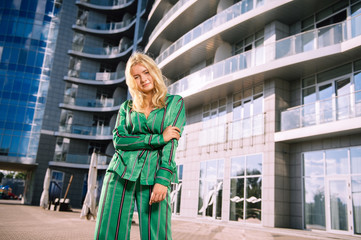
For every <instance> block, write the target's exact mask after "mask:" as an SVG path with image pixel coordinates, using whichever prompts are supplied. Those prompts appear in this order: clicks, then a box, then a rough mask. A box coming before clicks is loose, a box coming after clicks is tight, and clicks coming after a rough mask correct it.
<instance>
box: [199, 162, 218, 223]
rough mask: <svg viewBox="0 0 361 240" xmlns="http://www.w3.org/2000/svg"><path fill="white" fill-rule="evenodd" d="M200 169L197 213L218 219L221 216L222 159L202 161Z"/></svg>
mask: <svg viewBox="0 0 361 240" xmlns="http://www.w3.org/2000/svg"><path fill="white" fill-rule="evenodd" d="M200 170H201V172H200V179H199V197H198V215H200V216H207V217H211V218H214V219H217V220H220V219H221V218H222V192H223V175H224V173H223V172H224V161H223V160H210V161H206V162H202V163H201V168H200Z"/></svg>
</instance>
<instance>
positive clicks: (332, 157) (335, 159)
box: [325, 149, 349, 175]
mask: <svg viewBox="0 0 361 240" xmlns="http://www.w3.org/2000/svg"><path fill="white" fill-rule="evenodd" d="M325 157H326V174H327V175H336V174H347V173H348V166H349V164H348V149H335V150H327V151H326V155H325Z"/></svg>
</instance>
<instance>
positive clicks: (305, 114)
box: [281, 91, 361, 131]
mask: <svg viewBox="0 0 361 240" xmlns="http://www.w3.org/2000/svg"><path fill="white" fill-rule="evenodd" d="M360 116H361V91H357V92H354V93H351V94H347V95H342V96H337V97H332V98H329V99H325V100H320V101H316V102H315V103H312V104H305V105H301V106H297V107H293V108H290V109H287V110H286V111H283V112H281V131H287V130H290V129H296V128H303V127H307V126H313V125H318V124H323V123H328V122H334V121H340V120H345V119H350V118H354V117H360Z"/></svg>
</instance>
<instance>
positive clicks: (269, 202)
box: [262, 79, 290, 227]
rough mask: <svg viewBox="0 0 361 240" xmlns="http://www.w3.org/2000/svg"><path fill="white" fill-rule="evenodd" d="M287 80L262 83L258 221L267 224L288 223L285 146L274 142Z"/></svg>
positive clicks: (283, 224) (285, 102) (287, 95)
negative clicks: (263, 116) (262, 147)
mask: <svg viewBox="0 0 361 240" xmlns="http://www.w3.org/2000/svg"><path fill="white" fill-rule="evenodd" d="M289 98H290V97H289V83H288V82H287V81H285V80H281V79H270V80H266V81H265V83H264V108H265V109H264V111H265V112H266V121H265V122H266V127H265V132H266V147H265V150H264V160H263V161H264V168H263V181H262V183H263V187H262V190H263V192H262V222H263V225H264V226H267V227H288V226H289V154H288V153H289V146H288V144H284V143H275V142H274V133H275V132H276V129H277V128H278V127H277V126H279V118H280V117H279V112H280V111H279V109H281V108H283V107H284V106H285V105H287V104H288V102H289Z"/></svg>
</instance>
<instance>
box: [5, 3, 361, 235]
mask: <svg viewBox="0 0 361 240" xmlns="http://www.w3.org/2000/svg"><path fill="white" fill-rule="evenodd" d="M30 2H31V1H26V0H22V1H20V0H19V1H10V3H1V5H0V6H1V13H0V14H1V26H2V28H1V37H0V41H1V49H0V50H1V72H0V74H1V84H2V86H3V88H2V90H1V106H0V107H1V110H2V112H3V113H6V114H1V115H0V124H1V125H0V128H1V131H2V132H1V139H2V140H1V149H0V151H1V155H0V167H1V168H11V169H18V170H19V169H25V170H27V171H28V173H30V174H29V175H28V176H29V177H28V181H27V183H28V184H27V186H28V187H27V198H28V199H29V201H28V203H31V204H38V203H39V199H40V194H41V191H42V183H43V179H44V175H45V170H46V168H47V167H50V168H51V170H52V185H51V187H50V194H51V195H50V197H51V199H53V198H55V197H63V196H64V192H65V190H66V187H67V186H68V182H69V179H70V176H71V175H73V177H74V178H73V181H72V184H71V186H70V188H69V193H68V196H67V197H68V198H69V199H70V201H71V205H72V206H73V207H75V208H78V207H81V204H82V200H83V197H84V196H85V193H86V187H87V186H86V180H87V172H88V168H89V160H90V155H91V154H92V153H93V152H94V151H95V152H96V153H98V169H99V171H98V176H99V178H98V184H99V186H101V183H102V178H103V176H104V173H105V169H106V168H107V165H108V163H109V160H110V158H109V157H110V156H112V154H113V153H114V149H113V146H112V142H111V140H112V135H111V131H112V128H113V126H114V121H115V116H116V113H117V111H118V108H119V106H120V104H121V103H122V102H123V101H124V100H125V99H127V98H129V95H128V92H127V88H126V85H125V79H124V68H125V63H126V61H127V58H128V57H129V56H130V54H131V53H132V52H133V51H135V50H138V49H141V50H144V51H145V52H147V53H148V54H149V55H151V56H152V57H154V58H155V59H156V61H157V63H158V64H159V66H160V67H161V69H162V71H163V74H164V75H165V77H166V78H167V84H168V86H169V92H170V93H171V94H179V95H181V96H183V98H184V100H185V103H186V109H187V125H186V128H185V133H184V134H183V136H182V138H181V140H180V142H179V146H178V150H177V159H176V161H177V165H178V174H179V179H180V182H179V183H178V184H173V185H172V193H171V198H172V211H173V213H174V217H183V218H187V219H189V218H191V219H197V220H198V221H203V222H207V223H218V222H226V223H230V224H234V225H236V226H244V225H252V226H266V227H285V228H295V229H305V230H321V231H327V232H334V233H340V234H345V235H360V234H361V218H360V216H361V210H360V209H361V193H360V189H361V135H360V133H361V95H360V94H361V92H360V91H361V36H360V35H361V20H360V19H361V15H360V14H361V0H318V1H313V0H241V1H239V0H179V1H177V0H156V1H145V0H114V1H113V0H112V1H100V0H99V1H98V0H79V1H78V0H77V1H75V0H63V1H57V2H55V3H54V2H51V1H40V0H39V1H35V2H36V3H38V4H35V2H34V3H33V4H30ZM48 2H49V3H48ZM40 3H42V4H40ZM51 4H53V5H51ZM30 5H31V6H30ZM40 5H41V6H40ZM48 5H49V7H48ZM50 5H51V6H52V8H51V7H50ZM33 6H39V7H33ZM41 7H42V8H41ZM50 8H51V9H52V12H50V10H47V11H45V9H50ZM24 9H35V10H31V11H30V10H29V11H28V10H24ZM38 9H39V10H38ZM41 9H43V10H41ZM59 10H60V11H59ZM40 16H42V17H43V18H42V19H43V20H42V21H45V20H46V21H45V22H48V23H45V22H41V23H40V18H41V17H40ZM11 18H13V19H15V21H14V20H9V19H11ZM29 19H30V20H29ZM31 19H33V20H31ZM59 19H60V20H59ZM47 20H49V21H47ZM14 24H19V26H25V27H20V28H15V27H14V26H17V25H14ZM21 24H23V25H21ZM43 24H44V25H46V26H48V25H49V28H48V29H49V31H45V30H43V28H42V27H41V29H42V30H41V31H40V30H37V29H39V27H40V26H43ZM30 26H31V27H30ZM52 26H54V27H52ZM28 28H29V29H30V28H31V30H27V29H28ZM45 29H46V28H45ZM50 29H53V30H50ZM52 32H53V33H52ZM56 32H58V34H57V37H55V36H56ZM17 34H18V35H17ZM19 34H20V35H19ZM21 34H22V35H21ZM39 34H40V35H39ZM21 36H22V37H21ZM33 36H34V37H35V36H37V37H38V38H34V39H33V38H32V37H33ZM42 36H43V37H45V38H46V39H45V40H42ZM54 38H56V39H57V40H56V44H55V43H54V42H53V41H51V40H52V39H54ZM29 39H30V40H29ZM42 41H43V42H45V43H42ZM36 44H38V45H39V46H38V47H35V46H36ZM41 44H43V45H41ZM44 44H45V45H44ZM47 56H49V58H47ZM51 56H52V58H51ZM38 57H39V62H38V60H37V59H38ZM31 59H33V61H32V60H31ZM41 59H42V60H41ZM51 59H52V60H51ZM40 66H41V67H40ZM29 71H30V72H29ZM28 73H29V74H28ZM25 79H26V80H25ZM20 83H21V84H20ZM22 84H23V85H22ZM26 89H27V90H26ZM26 94H28V95H26ZM21 99H23V100H21ZM9 109H10V110H9ZM14 109H15V110H14ZM31 109H33V110H31ZM20 125H21V127H20ZM20 129H21V131H20ZM24 139H25V140H24ZM13 141H14V144H13ZM24 149H27V150H26V151H25V150H24ZM99 192H100V188H99Z"/></svg>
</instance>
